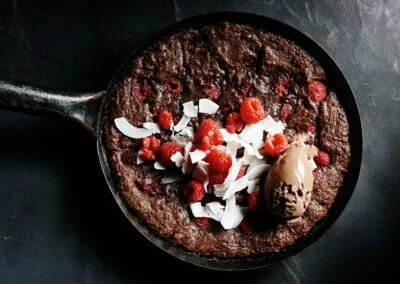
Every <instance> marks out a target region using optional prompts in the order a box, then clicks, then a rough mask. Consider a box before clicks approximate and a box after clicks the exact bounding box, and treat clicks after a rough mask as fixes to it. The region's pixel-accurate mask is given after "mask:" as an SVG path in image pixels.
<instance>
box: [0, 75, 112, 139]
mask: <svg viewBox="0 0 400 284" xmlns="http://www.w3.org/2000/svg"><path fill="white" fill-rule="evenodd" d="M105 93H106V91H100V92H93V93H67V92H53V91H48V90H43V89H40V88H38V87H33V86H28V85H24V84H19V83H10V82H4V81H0V108H6V109H13V110H18V111H22V112H28V113H33V114H50V115H56V116H59V117H64V118H67V119H70V120H72V121H75V122H77V123H78V124H80V125H81V126H83V127H84V128H85V129H87V130H88V131H89V132H90V133H91V134H92V135H94V136H96V130H95V123H96V120H97V116H98V113H99V110H100V103H101V99H102V98H103V96H104V95H105Z"/></svg>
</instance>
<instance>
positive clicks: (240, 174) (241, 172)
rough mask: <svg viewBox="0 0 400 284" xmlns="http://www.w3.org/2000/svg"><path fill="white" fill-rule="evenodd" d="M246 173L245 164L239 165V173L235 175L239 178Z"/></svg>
mask: <svg viewBox="0 0 400 284" xmlns="http://www.w3.org/2000/svg"><path fill="white" fill-rule="evenodd" d="M245 174H246V166H244V165H242V166H241V167H240V170H239V173H238V175H237V177H236V179H240V178H241V177H244V175H245Z"/></svg>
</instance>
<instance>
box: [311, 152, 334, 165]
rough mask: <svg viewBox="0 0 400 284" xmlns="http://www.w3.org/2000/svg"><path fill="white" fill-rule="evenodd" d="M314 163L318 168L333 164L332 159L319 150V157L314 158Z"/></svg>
mask: <svg viewBox="0 0 400 284" xmlns="http://www.w3.org/2000/svg"><path fill="white" fill-rule="evenodd" d="M314 161H315V163H316V164H317V165H318V166H321V167H326V166H329V164H330V163H331V158H330V157H329V154H328V153H326V152H324V151H321V150H318V155H317V156H316V157H315V158H314Z"/></svg>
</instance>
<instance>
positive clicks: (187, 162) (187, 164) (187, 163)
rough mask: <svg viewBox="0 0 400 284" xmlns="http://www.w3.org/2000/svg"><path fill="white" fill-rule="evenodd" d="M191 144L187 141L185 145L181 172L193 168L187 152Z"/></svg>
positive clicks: (185, 172) (187, 171)
mask: <svg viewBox="0 0 400 284" xmlns="http://www.w3.org/2000/svg"><path fill="white" fill-rule="evenodd" d="M192 145H193V144H192V142H189V143H187V144H186V146H185V155H184V162H183V165H182V172H183V173H184V174H187V173H189V172H190V171H191V170H192V169H193V166H192V163H191V162H190V158H189V153H190V150H191V149H192Z"/></svg>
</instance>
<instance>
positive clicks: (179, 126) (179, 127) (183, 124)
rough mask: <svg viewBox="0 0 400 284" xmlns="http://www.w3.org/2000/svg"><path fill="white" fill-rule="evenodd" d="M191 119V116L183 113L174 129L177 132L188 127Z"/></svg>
mask: <svg viewBox="0 0 400 284" xmlns="http://www.w3.org/2000/svg"><path fill="white" fill-rule="evenodd" d="M189 121H190V117H187V116H186V115H183V116H182V118H181V120H179V122H178V124H177V125H175V126H174V131H176V132H179V131H181V130H182V129H183V128H185V127H186V125H188V123H189Z"/></svg>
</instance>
